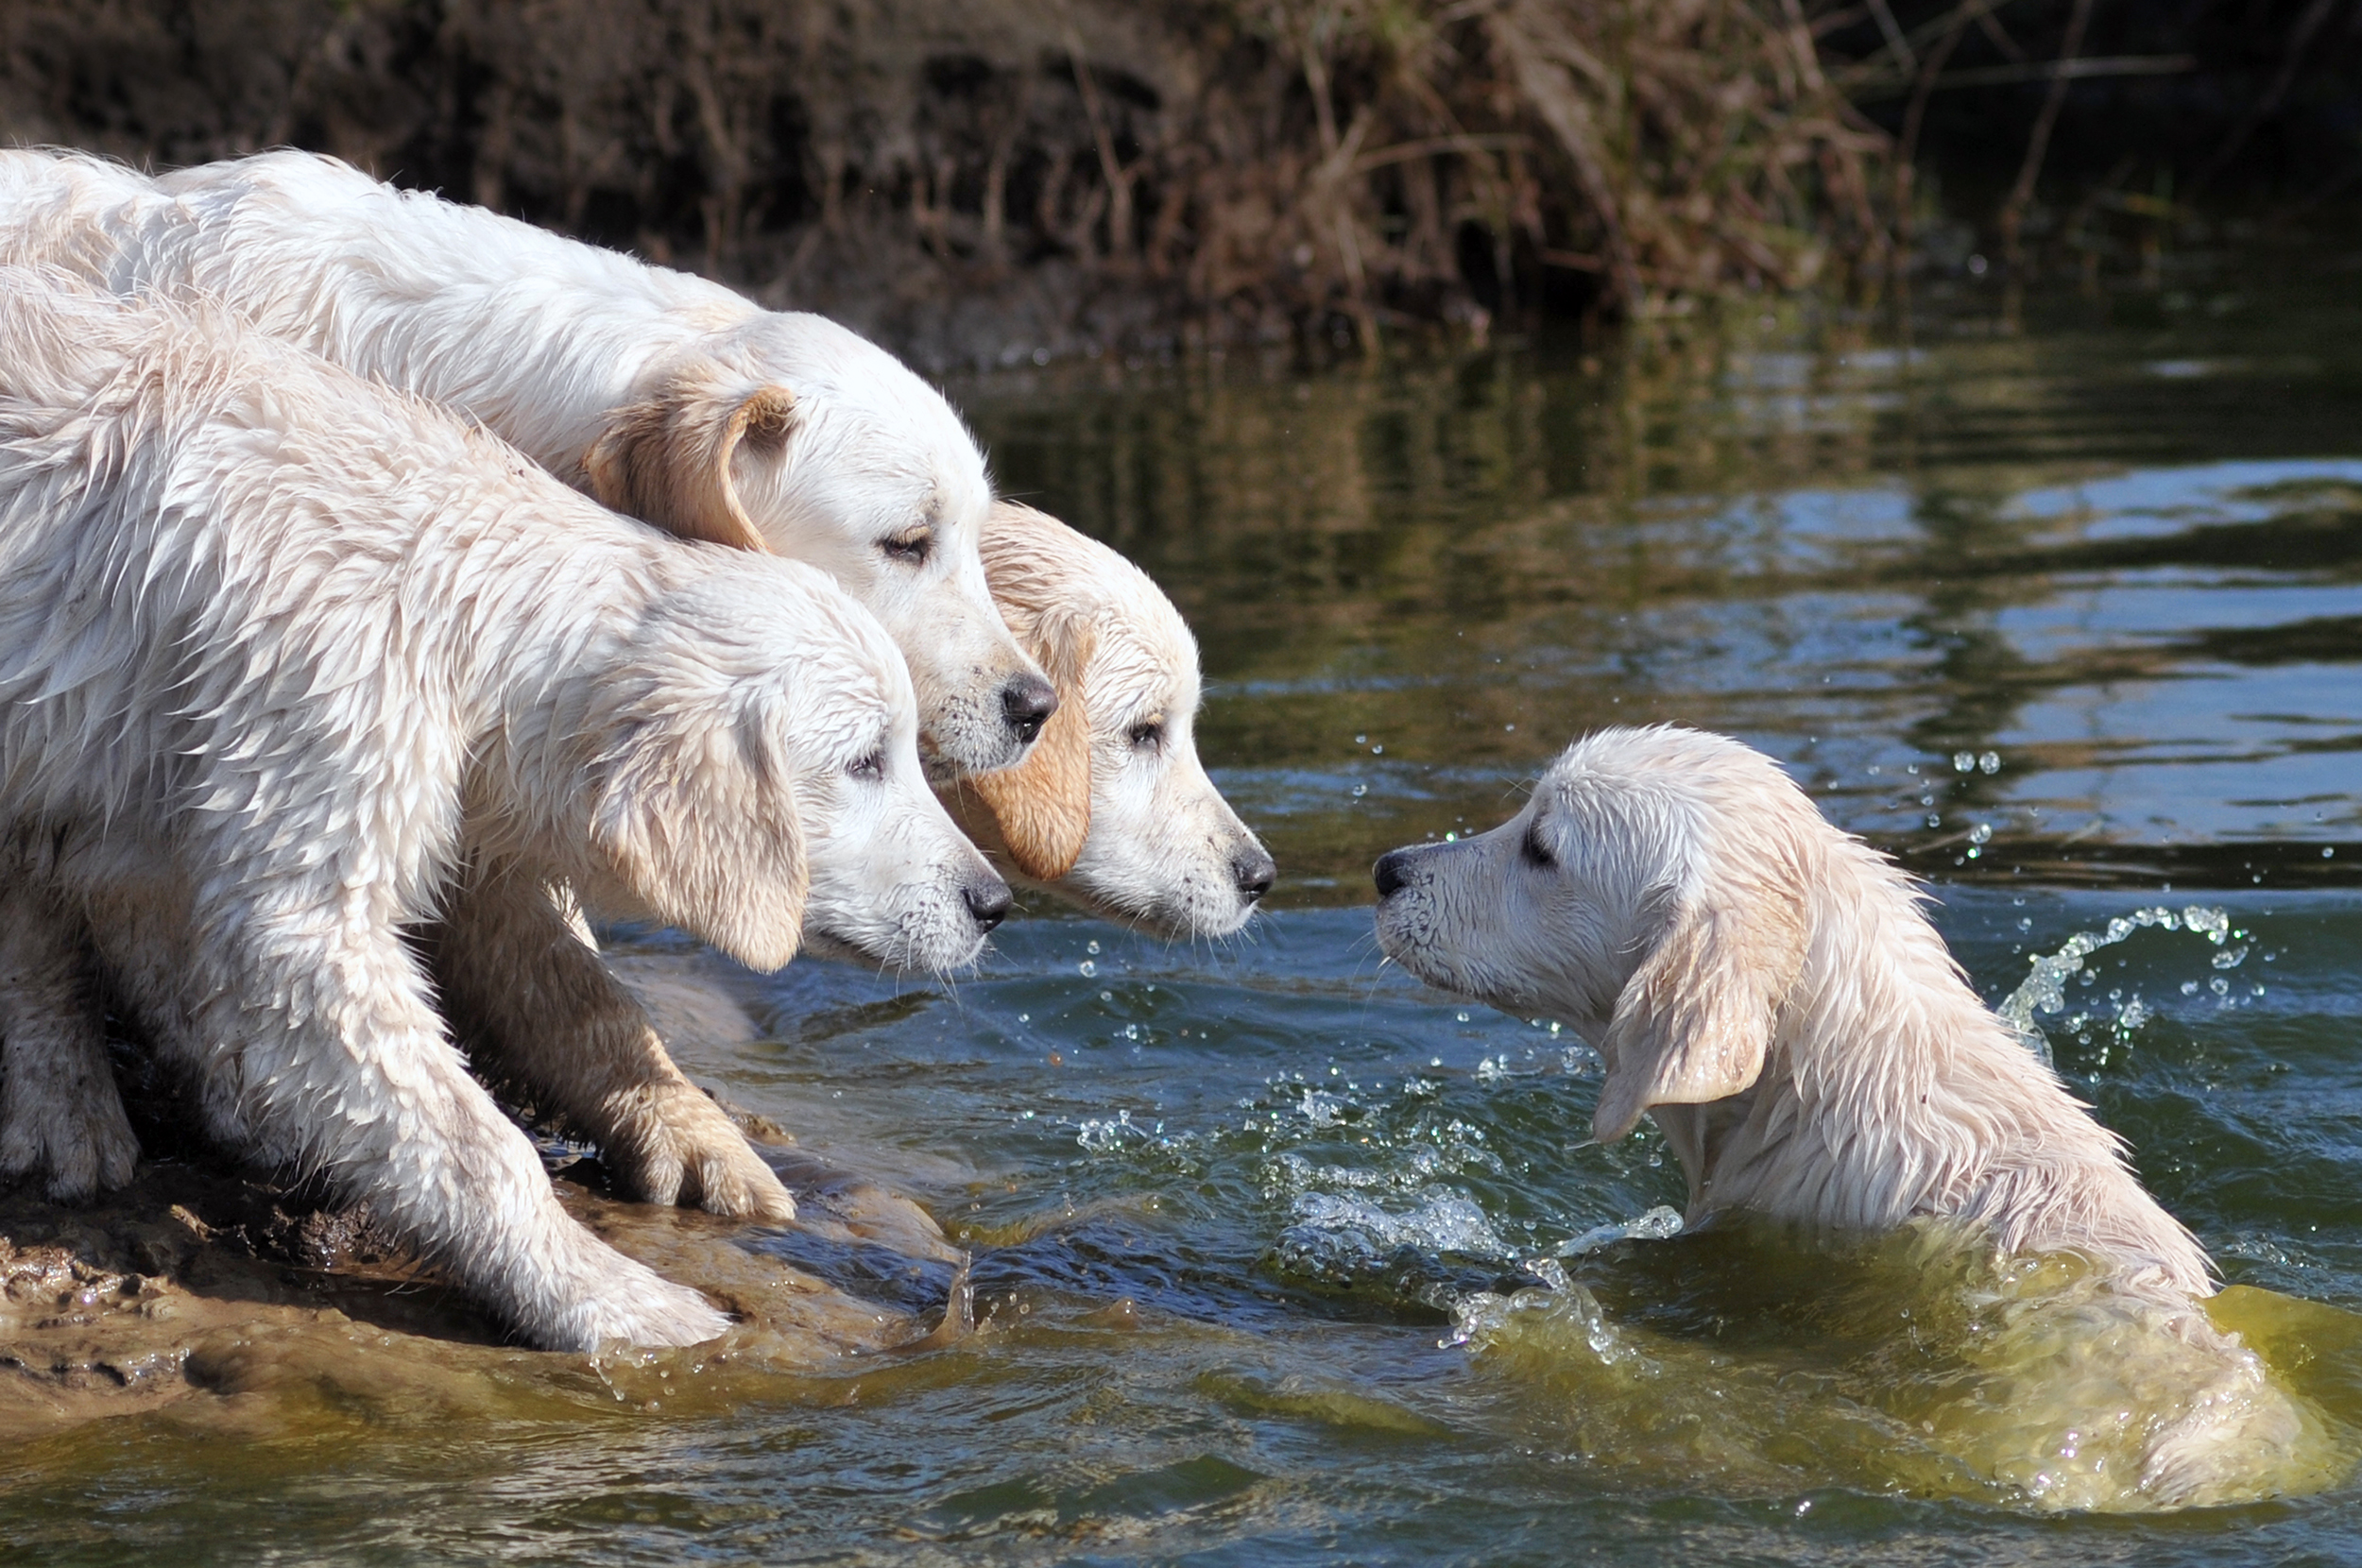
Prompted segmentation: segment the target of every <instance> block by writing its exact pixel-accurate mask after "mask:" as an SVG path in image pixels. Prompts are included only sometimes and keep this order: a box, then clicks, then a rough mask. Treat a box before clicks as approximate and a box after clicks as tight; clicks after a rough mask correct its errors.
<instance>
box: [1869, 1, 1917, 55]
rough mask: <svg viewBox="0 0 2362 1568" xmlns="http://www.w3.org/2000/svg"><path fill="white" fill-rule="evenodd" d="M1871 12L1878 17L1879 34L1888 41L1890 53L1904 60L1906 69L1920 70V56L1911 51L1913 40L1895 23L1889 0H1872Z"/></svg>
mask: <svg viewBox="0 0 2362 1568" xmlns="http://www.w3.org/2000/svg"><path fill="white" fill-rule="evenodd" d="M1870 14H1871V15H1872V16H1874V17H1876V18H1877V19H1878V34H1879V36H1880V37H1882V38H1884V39H1885V40H1886V41H1887V51H1888V53H1890V54H1891V55H1893V56H1894V58H1895V59H1897V60H1901V61H1902V62H1903V69H1904V70H1906V71H1916V70H1918V69H1919V57H1918V56H1917V55H1915V54H1913V53H1911V41H1910V40H1909V39H1908V38H1905V37H1904V36H1903V29H1902V28H1901V27H1899V26H1896V25H1895V21H1894V11H1893V9H1892V8H1891V7H1890V6H1889V5H1888V4H1887V0H1870Z"/></svg>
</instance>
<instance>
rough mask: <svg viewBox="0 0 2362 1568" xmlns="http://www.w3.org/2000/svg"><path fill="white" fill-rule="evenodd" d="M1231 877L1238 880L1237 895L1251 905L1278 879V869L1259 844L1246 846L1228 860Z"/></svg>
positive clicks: (1269, 889) (1267, 891)
mask: <svg viewBox="0 0 2362 1568" xmlns="http://www.w3.org/2000/svg"><path fill="white" fill-rule="evenodd" d="M1230 871H1231V875H1232V876H1234V877H1236V878H1238V879H1239V895H1240V896H1241V897H1242V898H1244V899H1245V900H1246V901H1247V902H1248V903H1250V904H1252V903H1254V902H1256V901H1257V900H1258V899H1259V898H1261V897H1262V896H1263V895H1265V894H1267V893H1269V892H1270V891H1271V885H1272V883H1274V882H1275V881H1277V880H1278V879H1279V867H1278V866H1277V865H1275V864H1274V863H1273V861H1272V858H1271V855H1270V853H1269V852H1268V851H1266V850H1265V849H1264V848H1263V846H1262V845H1261V844H1249V845H1247V846H1246V847H1245V848H1244V849H1241V850H1240V851H1239V852H1238V853H1237V854H1236V855H1234V856H1232V857H1231V858H1230Z"/></svg>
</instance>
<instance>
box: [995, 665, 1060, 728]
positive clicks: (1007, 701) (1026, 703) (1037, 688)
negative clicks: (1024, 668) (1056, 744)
mask: <svg viewBox="0 0 2362 1568" xmlns="http://www.w3.org/2000/svg"><path fill="white" fill-rule="evenodd" d="M1057 711H1058V693H1057V692H1056V691H1054V690H1052V689H1051V685H1050V683H1049V682H1048V681H1046V680H1044V679H1042V678H1041V677H1040V676H1039V675H1031V674H1028V675H1012V676H1011V677H1010V678H1009V684H1008V685H1006V686H1004V687H1002V688H1001V717H1002V718H1003V719H1005V720H1007V721H1008V725H1009V728H1010V729H1011V730H1012V731H1014V732H1015V733H1016V735H1017V738H1018V741H1021V742H1023V743H1024V744H1026V745H1032V744H1033V743H1034V737H1036V735H1039V734H1040V733H1041V726H1042V725H1044V724H1048V723H1049V722H1050V715H1052V714H1053V713H1055V712H1057Z"/></svg>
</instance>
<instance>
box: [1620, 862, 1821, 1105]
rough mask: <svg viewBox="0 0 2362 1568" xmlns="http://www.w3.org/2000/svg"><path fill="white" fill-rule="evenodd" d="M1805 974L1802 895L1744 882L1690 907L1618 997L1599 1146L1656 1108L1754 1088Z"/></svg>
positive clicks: (1678, 913)
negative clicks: (1785, 1005)
mask: <svg viewBox="0 0 2362 1568" xmlns="http://www.w3.org/2000/svg"><path fill="white" fill-rule="evenodd" d="M1784 893H1785V895H1783V894H1784ZM1804 965H1805V911H1804V904H1803V899H1802V896H1801V894H1800V892H1799V890H1797V889H1796V888H1795V887H1794V886H1793V885H1789V886H1788V887H1786V888H1785V889H1783V888H1782V887H1781V886H1780V885H1779V884H1777V883H1774V882H1769V881H1766V880H1763V879H1761V878H1759V877H1755V876H1748V877H1745V878H1732V879H1730V880H1728V881H1725V882H1722V883H1720V885H1717V886H1713V887H1709V888H1708V889H1706V890H1704V891H1703V892H1702V893H1700V894H1699V895H1695V896H1693V897H1691V898H1689V899H1686V900H1685V901H1684V902H1683V904H1682V905H1681V906H1680V907H1679V908H1678V909H1676V910H1675V911H1674V914H1673V922H1672V926H1671V928H1670V929H1668V930H1667V932H1666V934H1665V937H1664V939H1663V940H1662V941H1660V942H1659V943H1658V944H1657V946H1656V950H1655V951H1654V952H1652V953H1651V954H1650V955H1649V956H1648V959H1647V960H1646V961H1645V962H1644V963H1642V964H1641V965H1640V967H1639V969H1638V970H1637V971H1636V972H1635V974H1634V975H1633V977H1632V979H1631V980H1627V981H1625V982H1624V990H1623V994H1622V995H1621V996H1619V997H1617V998H1616V1011H1615V1014H1614V1015H1613V1016H1611V1017H1610V1018H1609V1019H1608V1026H1607V1034H1606V1037H1605V1039H1604V1040H1603V1041H1602V1042H1601V1046H1602V1050H1601V1055H1603V1056H1604V1057H1605V1058H1606V1060H1607V1062H1608V1064H1609V1065H1608V1070H1607V1079H1606V1082H1604V1083H1602V1084H1601V1085H1600V1104H1599V1109H1598V1110H1597V1111H1595V1112H1594V1113H1593V1114H1592V1117H1591V1133H1592V1136H1594V1137H1595V1138H1597V1139H1598V1140H1599V1141H1600V1142H1601V1143H1610V1142H1613V1141H1614V1140H1616V1139H1617V1138H1620V1137H1622V1136H1623V1135H1624V1134H1625V1133H1629V1132H1631V1131H1632V1127H1633V1123H1635V1122H1636V1121H1638V1120H1639V1119H1640V1116H1641V1113H1642V1112H1644V1111H1647V1110H1648V1109H1650V1108H1651V1107H1652V1106H1656V1105H1703V1104H1704V1103H1706V1102H1707V1101H1709V1100H1716V1099H1725V1098H1727V1097H1729V1096H1731V1095H1735V1094H1737V1093H1738V1092H1740V1091H1741V1090H1743V1089H1745V1088H1746V1087H1747V1086H1748V1085H1749V1084H1751V1083H1753V1082H1754V1081H1755V1079H1756V1078H1757V1077H1758V1076H1759V1075H1761V1073H1762V1072H1763V1059H1764V1053H1765V1052H1766V1051H1767V1050H1768V1049H1769V1048H1770V1047H1771V1044H1772V1029H1773V1026H1774V1022H1775V1017H1776V1014H1777V1013H1778V1011H1779V1007H1780V1004H1781V1002H1782V1001H1784V1000H1785V999H1786V998H1787V997H1788V994H1789V991H1790V990H1791V989H1792V988H1793V987H1794V986H1795V984H1796V980H1797V977H1798V976H1799V975H1800V974H1801V973H1802V972H1803V970H1804Z"/></svg>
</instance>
